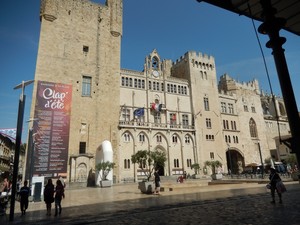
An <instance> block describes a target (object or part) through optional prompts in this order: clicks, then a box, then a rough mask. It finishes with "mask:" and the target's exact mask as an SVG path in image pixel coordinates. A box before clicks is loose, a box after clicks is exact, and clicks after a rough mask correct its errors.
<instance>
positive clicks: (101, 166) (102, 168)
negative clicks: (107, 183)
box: [96, 161, 115, 180]
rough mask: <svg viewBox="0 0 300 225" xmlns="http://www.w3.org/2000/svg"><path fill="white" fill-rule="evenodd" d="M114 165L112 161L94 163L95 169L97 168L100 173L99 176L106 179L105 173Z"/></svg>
mask: <svg viewBox="0 0 300 225" xmlns="http://www.w3.org/2000/svg"><path fill="white" fill-rule="evenodd" d="M114 167H115V163H113V162H109V161H106V162H99V163H98V164H97V165H96V170H98V171H99V172H101V173H100V178H101V180H107V178H106V177H107V175H108V174H109V172H110V171H111V170H112V169H113V168H114Z"/></svg>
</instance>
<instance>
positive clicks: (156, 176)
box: [154, 169, 160, 195]
mask: <svg viewBox="0 0 300 225" xmlns="http://www.w3.org/2000/svg"><path fill="white" fill-rule="evenodd" d="M158 171H159V170H158V169H156V170H155V172H154V183H155V191H154V194H156V195H159V194H160V177H159V174H158Z"/></svg>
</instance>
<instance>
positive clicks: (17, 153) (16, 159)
mask: <svg viewBox="0 0 300 225" xmlns="http://www.w3.org/2000/svg"><path fill="white" fill-rule="evenodd" d="M33 81H34V80H29V81H25V82H24V81H22V83H21V84H19V85H17V86H16V87H14V89H19V88H21V89H22V93H21V95H20V99H19V109H18V122H17V136H16V148H15V157H14V170H13V180H12V190H11V200H10V213H9V221H13V220H14V211H15V199H16V191H17V177H18V172H19V157H20V146H21V137H22V130H23V117H24V106H25V98H26V96H25V95H24V90H25V86H27V85H29V84H31V83H32V82H33Z"/></svg>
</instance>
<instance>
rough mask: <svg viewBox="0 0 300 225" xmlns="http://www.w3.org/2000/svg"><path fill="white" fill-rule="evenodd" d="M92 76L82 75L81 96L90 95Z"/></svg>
mask: <svg viewBox="0 0 300 225" xmlns="http://www.w3.org/2000/svg"><path fill="white" fill-rule="evenodd" d="M91 88H92V78H91V77H88V76H83V77H82V96H91Z"/></svg>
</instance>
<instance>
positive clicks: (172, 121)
mask: <svg viewBox="0 0 300 225" xmlns="http://www.w3.org/2000/svg"><path fill="white" fill-rule="evenodd" d="M170 125H171V127H172V125H176V114H175V113H170Z"/></svg>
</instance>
